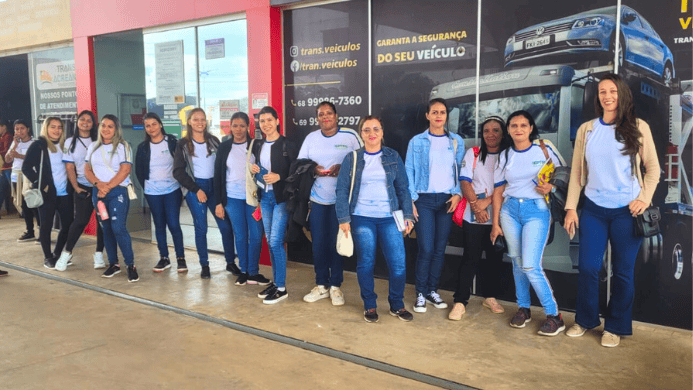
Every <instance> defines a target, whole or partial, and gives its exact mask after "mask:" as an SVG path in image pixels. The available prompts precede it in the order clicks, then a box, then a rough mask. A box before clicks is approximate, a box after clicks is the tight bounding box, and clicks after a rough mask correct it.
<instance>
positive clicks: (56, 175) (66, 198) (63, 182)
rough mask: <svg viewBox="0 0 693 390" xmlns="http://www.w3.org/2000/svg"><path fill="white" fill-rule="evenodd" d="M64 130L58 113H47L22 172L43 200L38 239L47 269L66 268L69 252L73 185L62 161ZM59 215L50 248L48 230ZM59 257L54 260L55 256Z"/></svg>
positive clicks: (28, 151) (39, 209)
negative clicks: (68, 233) (65, 251)
mask: <svg viewBox="0 0 693 390" xmlns="http://www.w3.org/2000/svg"><path fill="white" fill-rule="evenodd" d="M64 145H65V130H64V129H63V122H62V121H61V120H60V118H58V117H54V116H49V117H48V118H46V120H44V121H43V124H42V125H41V135H40V136H39V138H38V139H37V140H36V141H35V142H33V143H32V144H31V146H29V149H28V150H27V152H26V155H25V158H24V162H23V163H22V173H23V174H24V176H25V177H26V179H27V180H29V182H31V186H32V188H37V189H39V190H41V195H42V196H43V204H42V205H41V206H40V207H39V208H38V212H39V215H40V219H41V220H42V221H45V223H43V224H42V225H41V229H40V233H39V241H40V242H41V249H42V250H43V257H44V261H43V265H44V266H45V267H46V268H49V269H54V268H55V269H56V270H57V271H65V270H66V269H67V266H68V261H69V260H70V257H71V256H64V255H62V254H61V253H62V251H63V247H64V246H65V241H66V240H67V232H68V231H69V229H70V225H71V224H72V220H73V219H74V207H73V203H72V192H73V191H72V187H70V186H69V185H68V183H67V171H66V170H65V163H63V147H64ZM56 212H57V213H58V215H59V216H60V233H58V239H57V241H56V243H55V249H54V250H52V251H51V230H52V228H53V223H52V222H53V218H54V217H55V213H56ZM58 257H59V259H58V260H57V262H56V258H58Z"/></svg>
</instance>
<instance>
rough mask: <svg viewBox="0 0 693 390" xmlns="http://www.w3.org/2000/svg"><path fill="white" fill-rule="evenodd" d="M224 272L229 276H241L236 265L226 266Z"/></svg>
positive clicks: (229, 264)
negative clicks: (229, 274)
mask: <svg viewBox="0 0 693 390" xmlns="http://www.w3.org/2000/svg"><path fill="white" fill-rule="evenodd" d="M226 270H227V271H229V272H231V275H233V276H241V269H240V268H238V266H237V265H236V263H228V264H226Z"/></svg>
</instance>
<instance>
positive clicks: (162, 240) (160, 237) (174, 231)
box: [144, 188, 185, 257]
mask: <svg viewBox="0 0 693 390" xmlns="http://www.w3.org/2000/svg"><path fill="white" fill-rule="evenodd" d="M144 197H145V198H147V203H149V210H150V211H151V212H152V219H153V220H154V233H155V234H156V245H157V247H158V248H159V256H161V257H168V243H167V242H166V225H168V230H170V231H171V237H173V246H174V247H175V248H176V257H185V250H184V247H183V231H182V230H181V228H180V205H181V204H182V203H183V192H182V191H181V189H180V188H179V189H177V190H175V191H173V192H171V193H168V194H165V195H144Z"/></svg>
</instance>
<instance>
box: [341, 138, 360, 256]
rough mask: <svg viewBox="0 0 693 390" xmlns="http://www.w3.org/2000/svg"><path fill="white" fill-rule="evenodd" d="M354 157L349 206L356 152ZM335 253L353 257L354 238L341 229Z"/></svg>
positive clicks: (351, 188) (352, 188) (350, 189)
mask: <svg viewBox="0 0 693 390" xmlns="http://www.w3.org/2000/svg"><path fill="white" fill-rule="evenodd" d="M352 153H353V155H354V166H353V167H352V169H351V187H350V188H349V203H348V204H349V205H351V195H352V194H353V193H354V178H355V177H356V156H357V155H356V151H353V152H352ZM337 253H339V254H340V255H342V256H344V257H351V256H353V255H354V238H353V237H352V235H351V234H349V235H348V236H347V235H346V233H345V232H344V231H342V229H339V230H338V231H337Z"/></svg>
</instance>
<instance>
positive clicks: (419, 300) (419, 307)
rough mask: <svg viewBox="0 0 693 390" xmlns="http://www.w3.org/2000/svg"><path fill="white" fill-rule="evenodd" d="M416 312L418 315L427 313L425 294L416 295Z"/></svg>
mask: <svg viewBox="0 0 693 390" xmlns="http://www.w3.org/2000/svg"><path fill="white" fill-rule="evenodd" d="M414 311H415V312H417V313H425V312H426V298H424V296H423V294H421V293H419V294H416V303H415V304H414Z"/></svg>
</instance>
